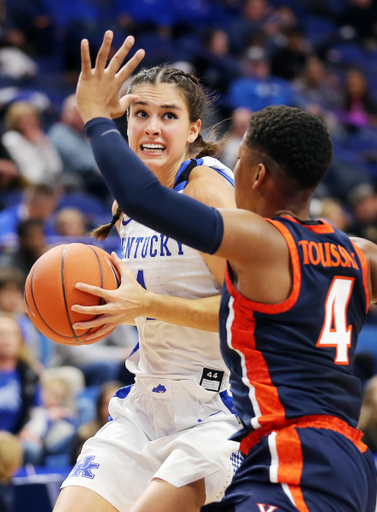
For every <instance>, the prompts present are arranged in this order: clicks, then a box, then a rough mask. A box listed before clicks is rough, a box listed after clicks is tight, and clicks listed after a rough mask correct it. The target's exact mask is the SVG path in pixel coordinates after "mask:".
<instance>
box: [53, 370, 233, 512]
mask: <svg viewBox="0 0 377 512" xmlns="http://www.w3.org/2000/svg"><path fill="white" fill-rule="evenodd" d="M126 389H127V388H122V389H121V390H119V391H118V393H117V395H116V396H115V397H113V398H112V399H111V401H110V404H109V413H110V416H111V418H112V421H109V422H108V423H107V424H106V425H105V426H104V427H103V428H102V429H101V430H99V432H97V434H96V435H95V436H94V437H92V438H91V439H89V440H88V441H86V443H85V444H84V447H83V449H82V452H81V454H80V456H79V458H78V461H77V464H76V466H75V467H74V468H73V469H72V471H71V473H70V474H69V475H68V477H67V479H66V480H65V481H64V482H63V484H62V487H67V486H69V485H78V486H83V487H87V488H88V489H91V490H93V491H95V492H96V493H98V494H100V495H101V496H102V497H103V498H105V499H106V500H107V501H109V502H110V503H111V504H112V505H113V506H114V507H115V508H117V509H118V510H119V511H121V512H126V511H128V510H129V509H130V508H131V506H132V505H133V504H134V503H135V501H136V500H137V498H138V497H139V496H140V495H141V494H142V492H143V491H144V490H145V489H146V487H147V485H148V483H149V482H150V481H151V480H152V479H153V478H159V479H162V480H165V481H167V482H169V483H171V484H172V485H174V486H176V487H181V486H183V485H187V484H189V483H191V482H195V481H196V480H200V479H202V478H204V480H205V487H206V502H207V503H209V502H211V501H220V500H221V498H222V497H223V495H224V491H225V489H226V487H227V486H228V485H229V483H230V481H231V479H232V477H233V474H234V472H235V470H236V469H237V468H238V467H239V465H240V462H241V460H242V455H241V454H240V452H239V451H238V447H239V444H238V443H236V442H235V441H229V440H228V438H229V437H230V436H231V435H232V434H234V433H235V432H236V431H237V430H238V429H239V428H240V425H239V423H238V421H237V419H236V417H235V416H234V415H233V414H232V413H231V412H230V411H229V409H228V408H227V407H226V406H225V405H224V403H223V401H222V399H221V397H220V395H219V394H218V393H213V392H212V391H207V390H205V389H204V388H202V387H201V386H200V385H199V384H197V383H196V382H194V381H189V380H186V381H174V380H168V379H156V378H145V377H143V378H138V379H137V383H136V384H135V385H134V386H133V387H132V388H131V391H130V392H129V394H128V395H127V396H126V397H124V398H122V396H124V395H125V394H126V392H125V390H126ZM127 391H128V389H127Z"/></svg>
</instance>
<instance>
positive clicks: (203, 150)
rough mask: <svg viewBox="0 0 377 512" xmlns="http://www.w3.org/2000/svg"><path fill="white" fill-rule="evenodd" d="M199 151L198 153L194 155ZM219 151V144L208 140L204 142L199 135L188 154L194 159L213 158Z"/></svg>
mask: <svg viewBox="0 0 377 512" xmlns="http://www.w3.org/2000/svg"><path fill="white" fill-rule="evenodd" d="M198 150H199V152H198V153H196V152H197V151H198ZM219 150H220V144H219V143H218V142H213V141H209V140H204V139H203V135H202V134H201V133H199V135H198V137H197V139H196V140H195V141H194V142H193V143H192V144H191V147H190V153H191V154H194V155H195V158H202V157H203V156H215V155H216V154H217V153H218V152H219Z"/></svg>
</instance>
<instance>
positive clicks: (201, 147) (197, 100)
mask: <svg viewBox="0 0 377 512" xmlns="http://www.w3.org/2000/svg"><path fill="white" fill-rule="evenodd" d="M144 84H151V85H155V86H157V85H160V84H170V85H172V86H173V87H175V88H176V89H177V92H178V93H179V94H180V95H181V96H182V98H183V100H184V102H185V104H186V107H187V110H188V114H189V120H190V123H194V122H195V121H198V120H199V119H202V117H203V114H204V109H205V107H206V106H207V105H208V103H209V99H208V97H207V96H206V93H205V91H204V89H203V87H202V86H201V85H200V82H199V80H198V79H197V78H196V77H195V76H194V75H192V74H190V73H186V72H185V71H182V70H180V69H176V68H173V67H169V66H155V67H153V68H146V69H142V70H141V71H140V72H139V73H138V74H137V75H135V77H134V78H133V80H132V81H131V83H130V86H129V88H128V91H127V93H128V94H134V93H135V92H136V91H137V88H138V86H139V85H144ZM220 145H221V144H219V143H216V142H210V141H206V140H204V139H203V136H202V134H201V133H199V135H198V137H197V139H196V140H195V141H194V142H192V143H191V144H190V147H189V149H190V154H191V155H195V158H202V157H203V156H214V155H216V153H217V152H218V151H219V149H220ZM121 215H122V210H121V209H120V208H118V209H117V211H116V213H115V214H114V215H113V218H112V220H111V222H109V223H108V224H105V225H103V226H99V227H98V228H96V229H93V231H92V232H91V233H90V234H91V236H93V237H94V238H96V239H97V240H104V239H105V238H106V237H107V236H108V234H109V233H110V231H111V230H112V228H113V226H114V225H115V224H116V223H117V221H118V220H119V219H120V217H121Z"/></svg>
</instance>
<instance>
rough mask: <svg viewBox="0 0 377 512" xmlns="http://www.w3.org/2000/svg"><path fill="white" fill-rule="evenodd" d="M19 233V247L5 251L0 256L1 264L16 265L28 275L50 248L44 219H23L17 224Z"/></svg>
mask: <svg viewBox="0 0 377 512" xmlns="http://www.w3.org/2000/svg"><path fill="white" fill-rule="evenodd" d="M17 233H18V241H19V242H18V247H16V248H15V249H13V250H11V251H6V252H4V253H3V254H2V255H1V257H0V265H4V266H11V267H16V268H18V269H20V270H21V271H22V272H23V273H24V274H25V277H26V276H27V274H28V273H29V271H30V269H31V267H32V266H33V265H34V263H35V262H36V261H37V259H38V258H39V257H40V256H42V254H44V253H45V252H46V251H47V249H48V246H47V244H46V238H45V233H44V227H43V221H42V220H40V219H27V220H23V221H21V222H20V223H19V224H18V226H17Z"/></svg>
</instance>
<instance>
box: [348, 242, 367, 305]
mask: <svg viewBox="0 0 377 512" xmlns="http://www.w3.org/2000/svg"><path fill="white" fill-rule="evenodd" d="M351 243H352V245H353V246H354V248H355V251H356V253H357V255H358V257H359V260H360V263H361V270H362V272H363V284H364V291H365V300H366V311H367V313H368V309H369V304H370V296H369V288H368V271H369V268H368V261H367V259H366V257H365V254H364V253H363V251H362V250H361V249H360V247H358V246H357V245H356V244H354V243H353V242H352V240H351Z"/></svg>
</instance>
